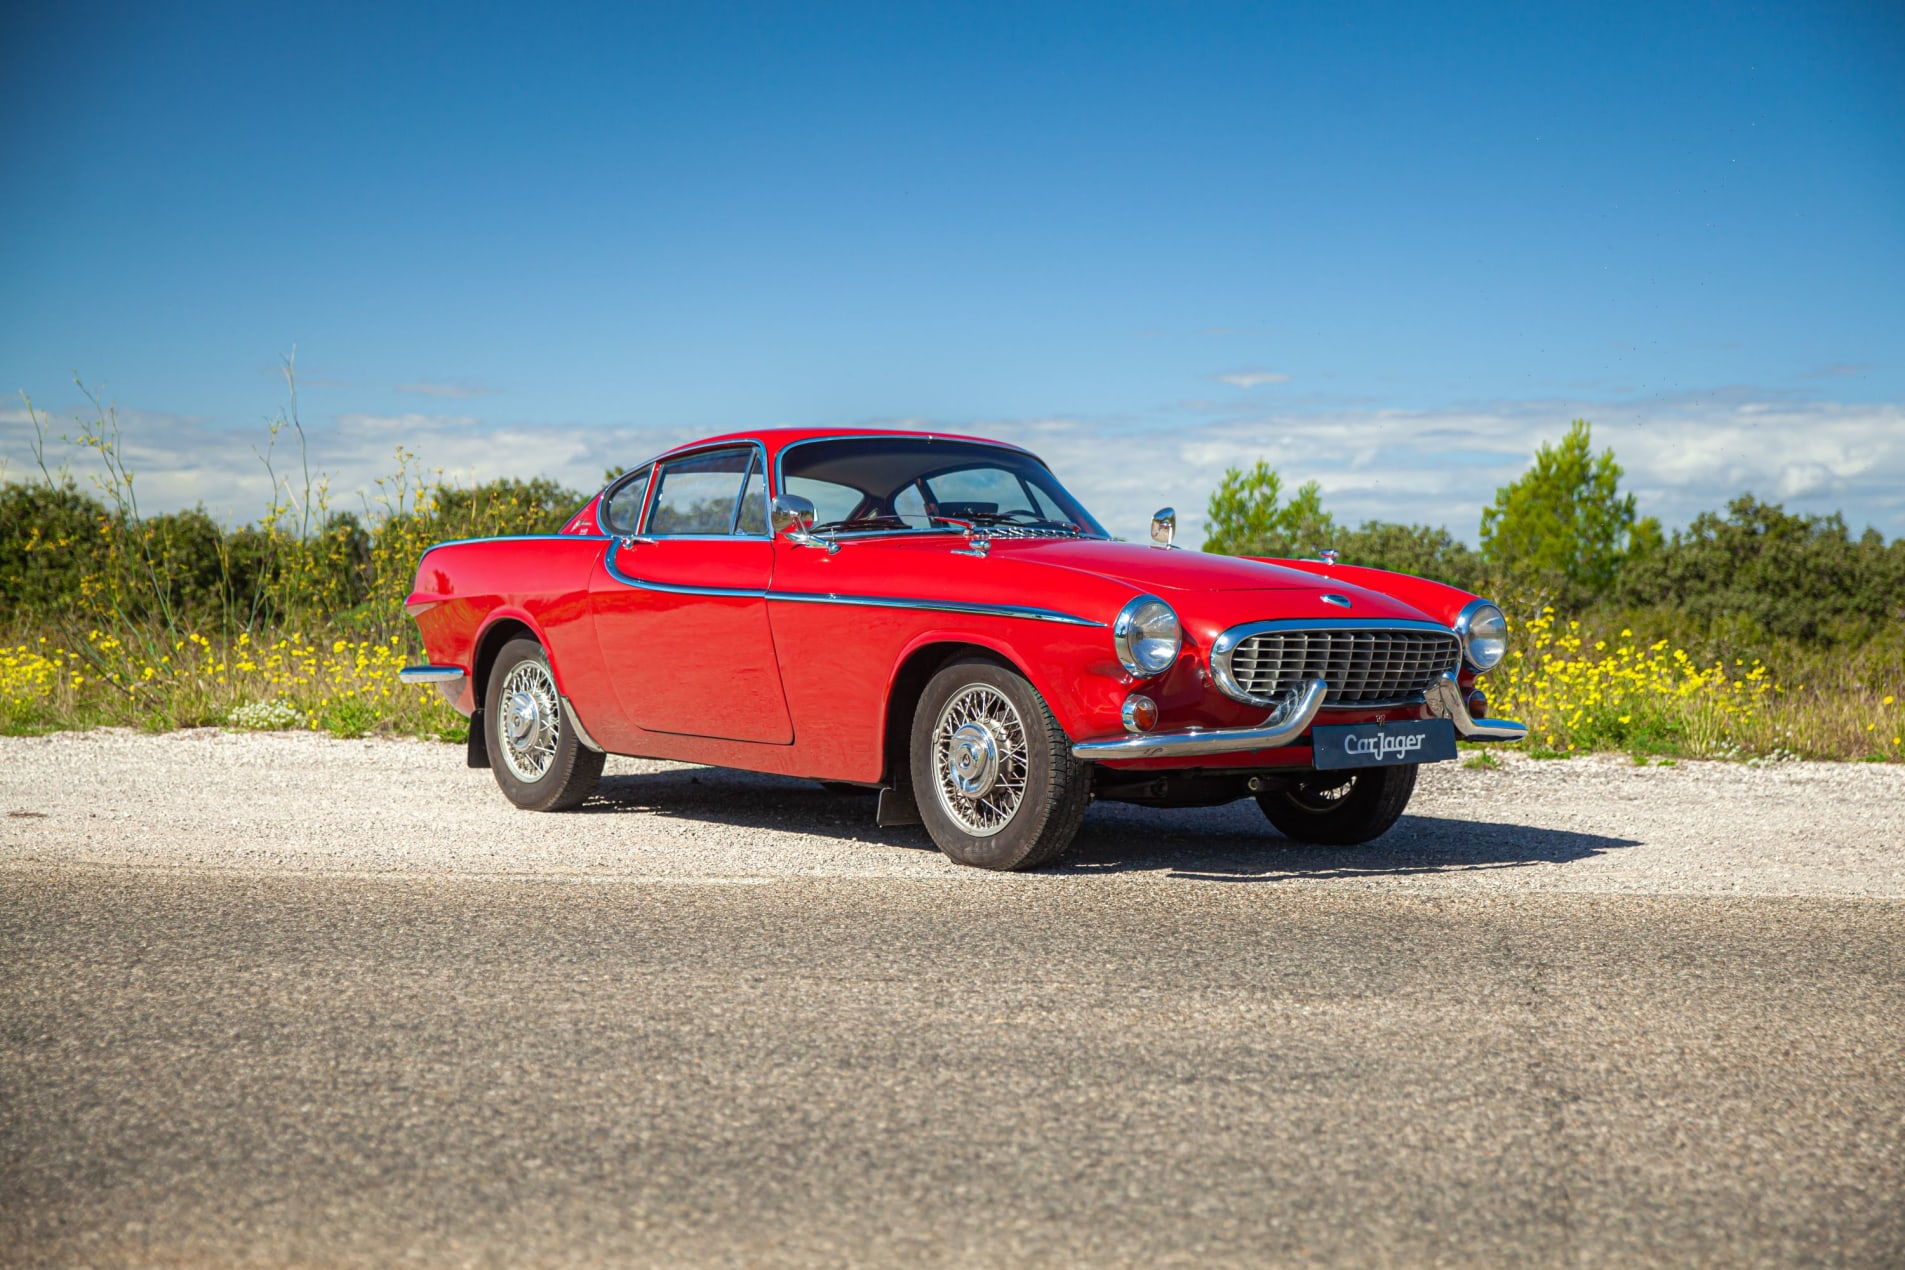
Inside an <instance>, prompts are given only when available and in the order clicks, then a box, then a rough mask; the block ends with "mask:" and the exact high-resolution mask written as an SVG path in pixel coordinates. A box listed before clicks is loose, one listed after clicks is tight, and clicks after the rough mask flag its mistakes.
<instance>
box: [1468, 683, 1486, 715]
mask: <svg viewBox="0 0 1905 1270" xmlns="http://www.w3.org/2000/svg"><path fill="white" fill-rule="evenodd" d="M1468 717H1469V718H1471V719H1486V718H1487V717H1488V697H1487V695H1486V694H1484V693H1483V692H1482V690H1481V689H1480V688H1470V689H1469V690H1468Z"/></svg>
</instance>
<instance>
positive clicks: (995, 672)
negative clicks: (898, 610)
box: [909, 659, 1091, 870]
mask: <svg viewBox="0 0 1905 1270" xmlns="http://www.w3.org/2000/svg"><path fill="white" fill-rule="evenodd" d="M955 699H958V700H959V702H960V708H961V710H964V709H966V708H967V707H968V706H970V705H972V704H973V703H985V705H986V707H987V708H997V707H998V706H999V703H1000V702H1003V703H1006V704H1007V705H1009V706H1010V711H1009V712H1007V711H1005V710H1003V709H1002V708H999V709H998V712H997V717H996V718H993V717H991V716H988V718H991V721H990V722H983V721H980V720H978V719H976V718H975V719H974V720H972V721H971V725H972V726H976V727H979V728H981V729H984V730H986V731H987V732H988V734H989V735H990V736H991V737H992V746H993V748H992V750H991V751H990V752H991V754H992V755H993V757H994V759H995V760H996V761H995V763H994V771H995V773H996V779H995V780H994V781H993V783H992V785H991V786H990V790H989V792H988V793H986V794H984V795H982V796H981V797H979V798H965V797H963V796H961V795H960V794H959V793H958V792H957V791H956V789H954V788H952V787H951V786H950V785H949V786H944V787H943V786H942V785H941V781H940V770H939V758H938V750H939V745H940V737H939V734H940V732H941V730H942V725H943V724H946V723H947V719H946V716H947V712H948V709H949V707H951V706H952V705H953V703H954V701H955ZM959 717H963V716H959ZM955 721H956V718H955ZM1015 721H1016V724H1017V731H1016V734H1015V733H1014V730H1013V726H1012V725H1013V723H1014V722H1015ZM944 730H945V731H946V732H947V733H948V745H947V749H946V756H945V757H946V769H947V777H948V780H949V781H951V780H952V779H953V777H952V773H953V747H952V745H951V744H950V741H951V738H952V736H953V735H955V734H956V732H957V729H956V728H953V727H946V728H945V729H944ZM973 736H975V737H976V736H977V734H976V733H975V734H973ZM911 740H912V744H911V747H910V751H909V759H910V766H911V769H912V778H913V789H914V790H915V796H916V798H917V799H918V802H919V814H920V819H921V820H922V821H924V822H925V825H926V832H927V833H928V834H930V835H931V836H932V839H933V842H934V844H935V845H937V846H938V847H939V849H940V850H941V851H943V852H945V853H946V855H947V856H948V857H949V858H950V859H952V860H953V861H955V862H956V863H959V864H964V865H970V866H971V867H973V868H975V869H1001V870H1017V869H1036V868H1038V867H1039V866H1040V865H1042V864H1048V863H1050V862H1051V861H1053V860H1055V859H1057V858H1058V857H1059V856H1060V855H1061V854H1063V852H1064V850H1065V848H1066V847H1069V846H1070V845H1071V843H1072V839H1073V838H1074V837H1075V836H1077V834H1078V825H1079V822H1080V821H1082V820H1083V819H1084V818H1085V808H1086V806H1087V805H1089V804H1090V802H1091V769H1090V765H1089V764H1087V763H1084V762H1082V761H1080V760H1079V759H1076V758H1073V757H1072V743H1071V740H1070V739H1069V738H1068V737H1066V735H1065V731H1064V729H1063V728H1061V727H1059V726H1058V720H1056V719H1054V718H1053V717H1052V712H1051V711H1050V710H1049V709H1047V708H1046V705H1045V700H1044V698H1042V697H1040V696H1039V695H1038V691H1037V690H1036V689H1034V688H1033V687H1032V685H1031V684H1029V683H1027V682H1026V680H1025V677H1024V676H1022V675H1020V674H1019V673H1018V672H1017V671H1014V670H1010V669H1008V668H1006V667H1004V666H1001V665H999V664H998V663H997V662H993V661H983V660H979V659H971V660H964V661H957V662H954V663H952V664H951V665H949V666H947V667H946V668H945V669H943V670H941V671H940V672H939V673H938V674H936V675H934V676H933V678H932V681H931V682H930V683H928V684H927V685H926V690H925V692H923V693H922V694H921V695H920V700H919V709H918V711H917V712H916V713H915V714H914V716H913V735H912V738H911ZM978 744H979V745H980V746H981V747H983V745H984V741H983V738H981V739H980V740H979V742H978ZM968 756H969V757H970V752H969V754H968ZM974 770H975V771H983V770H984V769H983V765H981V766H980V767H977V768H975V769H974ZM1015 787H1016V794H1017V797H1016V801H1012V800H1011V799H1010V797H1009V795H1010V794H1011V793H1013V792H1014V791H1015ZM992 791H996V792H992ZM1008 802H1009V803H1010V810H1009V812H1008V811H1006V810H1005V805H1006V803H1008ZM988 817H996V819H997V820H998V824H997V827H996V828H991V827H989V826H985V825H981V826H980V827H981V828H984V829H986V832H974V831H973V829H972V828H971V827H970V826H971V823H972V822H973V821H975V820H983V819H986V818H988ZM961 818H963V819H964V820H965V821H966V822H967V823H961Z"/></svg>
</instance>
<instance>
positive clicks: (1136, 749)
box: [1072, 679, 1329, 760]
mask: <svg viewBox="0 0 1905 1270" xmlns="http://www.w3.org/2000/svg"><path fill="white" fill-rule="evenodd" d="M1328 691H1329V685H1328V684H1326V683H1324V682H1323V681H1322V680H1321V679H1312V680H1310V682H1309V683H1308V684H1307V685H1305V686H1304V689H1303V695H1302V696H1300V697H1298V698H1297V699H1296V703H1295V705H1294V706H1293V707H1292V708H1291V709H1290V710H1289V711H1288V712H1287V713H1286V714H1285V715H1284V716H1283V717H1282V718H1280V719H1277V720H1274V721H1272V722H1270V723H1265V724H1260V725H1258V726H1257V727H1254V728H1216V729H1206V728H1186V729H1184V730H1183V731H1181V732H1139V733H1137V734H1135V735H1132V736H1121V737H1119V738H1117V739H1116V740H1113V741H1080V742H1078V743H1077V744H1075V745H1073V746H1072V757H1073V758H1082V759H1094V760H1101V759H1116V758H1182V757H1184V756H1186V755H1192V754H1237V753H1241V752H1243V751H1245V750H1270V749H1276V748H1278V747H1279V746H1284V745H1288V744H1290V742H1292V741H1294V740H1296V739H1297V738H1298V737H1300V736H1302V735H1303V734H1304V733H1305V732H1307V731H1309V728H1310V724H1311V723H1312V722H1314V721H1315V719H1316V712H1317V711H1318V710H1321V709H1322V708H1323V694H1324V693H1326V692H1328Z"/></svg>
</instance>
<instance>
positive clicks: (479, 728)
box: [465, 707, 489, 767]
mask: <svg viewBox="0 0 1905 1270" xmlns="http://www.w3.org/2000/svg"><path fill="white" fill-rule="evenodd" d="M465 759H466V761H467V762H468V763H469V765H470V766H471V767H488V766H489V729H488V728H485V727H484V726H483V711H482V709H481V708H480V707H479V708H478V709H477V710H476V711H475V712H474V713H472V714H471V715H470V747H469V749H468V750H467V751H466V752H465Z"/></svg>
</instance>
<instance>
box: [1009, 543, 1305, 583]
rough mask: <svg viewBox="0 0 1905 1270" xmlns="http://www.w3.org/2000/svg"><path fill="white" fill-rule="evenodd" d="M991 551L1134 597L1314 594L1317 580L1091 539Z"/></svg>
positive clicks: (1246, 563)
mask: <svg viewBox="0 0 1905 1270" xmlns="http://www.w3.org/2000/svg"><path fill="white" fill-rule="evenodd" d="M992 546H993V549H994V550H997V549H999V548H1001V547H1008V548H1010V549H1011V550H1012V551H1013V554H1015V555H1017V554H1021V553H1023V554H1024V555H1025V556H1026V557H1028V558H1030V559H1033V560H1036V561H1038V563H1040V564H1045V565H1057V566H1059V567H1060V568H1065V569H1076V570H1078V571H1079V572H1081V573H1093V574H1097V575H1098V576H1099V577H1104V578H1115V579H1116V580H1118V581H1120V582H1125V583H1128V584H1130V585H1131V586H1133V587H1135V588H1137V589H1138V590H1140V591H1155V592H1159V593H1163V592H1166V591H1288V590H1296V589H1303V590H1311V591H1313V590H1315V589H1316V588H1317V586H1318V585H1319V584H1318V582H1317V579H1316V578H1315V577H1314V576H1313V575H1311V574H1307V573H1304V572H1303V571H1302V570H1300V569H1286V568H1283V567H1282V566H1281V565H1274V564H1264V563H1263V562H1262V561H1259V560H1244V559H1240V558H1239V557H1236V556H1214V555H1210V554H1208V553H1207V552H1202V551H1164V550H1161V549H1159V548H1157V547H1144V546H1139V545H1138V544H1137V543H1133V542H1105V541H1103V540H1102V539H1097V538H1005V539H995V540H994V541H993V544H992Z"/></svg>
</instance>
